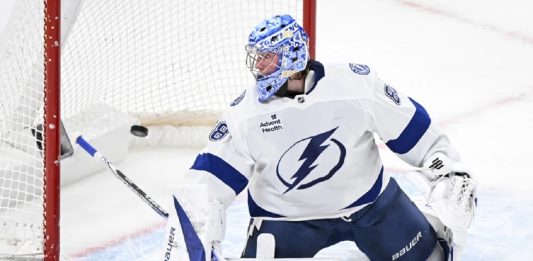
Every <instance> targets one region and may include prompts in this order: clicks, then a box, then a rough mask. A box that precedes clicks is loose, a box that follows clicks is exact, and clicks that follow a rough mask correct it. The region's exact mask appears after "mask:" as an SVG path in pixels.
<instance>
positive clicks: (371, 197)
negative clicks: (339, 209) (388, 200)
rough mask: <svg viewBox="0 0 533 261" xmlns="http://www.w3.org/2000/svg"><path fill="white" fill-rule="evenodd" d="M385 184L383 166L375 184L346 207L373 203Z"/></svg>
mask: <svg viewBox="0 0 533 261" xmlns="http://www.w3.org/2000/svg"><path fill="white" fill-rule="evenodd" d="M382 186H383V167H381V170H380V171H379V176H378V179H377V180H376V182H374V185H372V187H371V188H370V189H369V190H368V191H367V192H366V193H365V194H364V195H363V196H361V197H360V198H358V199H357V200H356V201H355V202H354V203H352V204H350V205H349V206H347V207H345V208H344V209H347V208H353V207H357V206H361V205H363V204H367V203H371V202H374V201H375V200H376V198H378V196H379V192H380V191H381V187H382Z"/></svg>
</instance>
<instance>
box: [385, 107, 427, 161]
mask: <svg viewBox="0 0 533 261" xmlns="http://www.w3.org/2000/svg"><path fill="white" fill-rule="evenodd" d="M409 100H411V102H412V103H413V104H414V105H415V108H416V111H415V114H414V115H413V117H412V118H411V120H410V121H409V124H407V126H406V127H405V129H404V130H403V131H402V133H401V134H400V136H399V137H398V138H397V139H395V140H390V141H388V142H387V143H386V144H387V146H388V147H389V148H390V149H391V150H392V151H393V152H395V153H398V154H405V153H407V152H409V151H410V150H411V149H412V148H413V147H414V146H415V145H416V144H417V143H418V141H419V140H420V139H421V138H422V136H423V135H424V133H426V131H427V129H428V128H429V125H430V124H431V118H430V117H429V115H428V113H427V112H426V109H424V107H422V105H420V104H418V103H417V102H416V101H415V100H413V99H411V98H409Z"/></svg>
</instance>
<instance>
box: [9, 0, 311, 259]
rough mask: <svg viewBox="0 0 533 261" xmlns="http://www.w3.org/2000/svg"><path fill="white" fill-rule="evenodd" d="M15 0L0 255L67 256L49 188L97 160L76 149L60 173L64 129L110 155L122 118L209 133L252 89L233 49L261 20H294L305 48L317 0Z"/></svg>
mask: <svg viewBox="0 0 533 261" xmlns="http://www.w3.org/2000/svg"><path fill="white" fill-rule="evenodd" d="M14 2H15V3H14V7H13V11H12V13H11V16H10V18H9V20H8V22H7V25H6V27H5V28H4V30H3V31H2V32H3V34H2V35H0V37H1V38H0V39H1V42H0V100H2V107H1V110H0V156H1V157H0V259H2V260H3V259H15V260H16V259H17V258H19V259H20V258H22V259H24V258H42V259H44V260H45V261H51V260H60V259H63V257H68V253H65V252H64V251H61V253H60V245H61V244H60V232H59V228H60V219H59V217H60V203H59V200H60V187H61V186H65V185H68V184H69V183H71V182H73V181H74V180H73V177H74V176H75V177H76V178H80V177H83V175H80V173H79V170H80V169H82V170H84V171H86V172H87V173H89V174H90V173H91V172H94V171H96V170H97V169H99V167H96V166H99V164H98V163H89V162H86V161H84V158H83V157H81V156H79V155H78V154H83V153H77V152H75V153H74V155H73V156H71V157H68V158H65V159H62V160H61V168H60V158H61V157H60V153H61V151H62V148H61V144H60V141H61V136H60V134H61V129H62V128H61V127H62V125H63V124H64V127H65V129H66V132H67V133H70V134H72V133H77V132H81V133H83V134H84V136H85V137H86V138H87V139H89V140H91V141H92V142H93V143H95V144H96V145H98V146H99V147H100V148H102V150H106V151H111V152H108V154H109V156H110V158H112V159H113V160H114V161H115V162H117V161H119V160H120V159H121V158H123V157H124V154H125V153H127V150H128V148H129V147H131V146H134V145H135V144H137V143H136V142H138V141H139V138H136V137H133V136H131V135H129V128H130V126H132V125H133V124H142V125H146V126H147V127H150V128H161V126H164V127H162V128H163V129H164V130H166V129H167V127H169V126H172V128H174V127H176V126H178V127H185V128H186V129H188V128H191V127H193V126H195V125H200V126H204V127H207V128H209V126H210V125H211V124H213V120H216V118H217V117H218V113H219V112H220V111H221V110H223V109H224V108H225V107H226V106H227V105H228V104H229V103H230V102H231V100H232V99H234V98H236V97H237V96H238V95H239V94H240V92H241V91H242V90H243V89H244V88H246V86H247V85H249V84H253V79H252V77H251V74H250V73H249V72H248V71H247V70H246V68H245V62H244V61H245V53H244V45H245V42H246V39H247V34H248V33H249V32H250V31H251V29H252V27H253V26H254V25H255V24H257V23H258V22H259V21H261V20H262V19H264V18H267V17H270V16H272V15H275V14H284V13H289V14H291V15H293V16H294V17H295V18H296V19H297V20H298V21H299V22H300V23H302V24H303V26H304V28H305V29H306V31H307V32H308V34H309V35H310V42H309V48H310V54H311V56H312V57H314V55H315V46H316V44H315V39H316V29H315V28H316V26H315V23H316V0H267V1H249V0H230V1H215V0H198V1H177V0H149V1H131V0H90V1H87V0H62V1H61V0H43V1H37V0H16V1H14ZM60 85H61V88H60ZM150 131H152V130H150ZM180 136H181V134H180ZM201 138H202V139H204V136H202V137H201ZM191 139H193V138H188V139H187V141H190V140H191ZM109 141H113V143H112V144H108V143H109ZM99 142H100V143H99ZM106 146H107V149H106ZM73 169H77V172H76V175H71V174H72V172H73ZM60 170H61V173H62V175H61V179H60ZM64 213H65V212H63V215H64ZM63 234H64V235H65V234H68V232H65V233H63Z"/></svg>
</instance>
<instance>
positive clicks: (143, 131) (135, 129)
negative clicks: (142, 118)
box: [130, 125, 148, 138]
mask: <svg viewBox="0 0 533 261" xmlns="http://www.w3.org/2000/svg"><path fill="white" fill-rule="evenodd" d="M130 132H131V134H133V135H134V136H137V137H141V138H143V137H146V136H147V135H148V128H146V127H144V126H141V125H132V126H131V129H130Z"/></svg>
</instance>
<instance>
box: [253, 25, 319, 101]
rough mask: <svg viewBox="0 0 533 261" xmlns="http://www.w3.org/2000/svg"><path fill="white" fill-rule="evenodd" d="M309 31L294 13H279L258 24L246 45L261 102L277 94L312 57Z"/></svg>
mask: <svg viewBox="0 0 533 261" xmlns="http://www.w3.org/2000/svg"><path fill="white" fill-rule="evenodd" d="M307 39H308V37H307V34H306V33H305V31H304V29H303V28H302V27H301V26H300V25H299V24H298V23H297V22H296V20H294V18H292V17H291V16H290V15H277V16H274V17H272V18H269V19H266V20H264V21H262V22H261V23H260V24H259V25H257V26H256V27H255V28H254V30H253V31H252V33H250V36H249V37H248V44H247V46H246V52H247V54H248V55H247V58H246V65H247V67H248V69H249V70H250V71H251V72H252V74H253V75H254V77H255V79H256V81H257V83H256V84H257V88H258V89H259V101H260V102H264V101H266V100H267V99H268V98H270V97H271V96H272V95H273V94H274V93H276V92H277V91H278V90H279V89H280V88H281V86H283V84H285V83H286V82H287V80H288V78H289V77H290V76H291V75H293V74H295V73H297V72H299V71H303V70H304V69H305V67H306V65H307V61H308V60H309V52H308V50H307Z"/></svg>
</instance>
